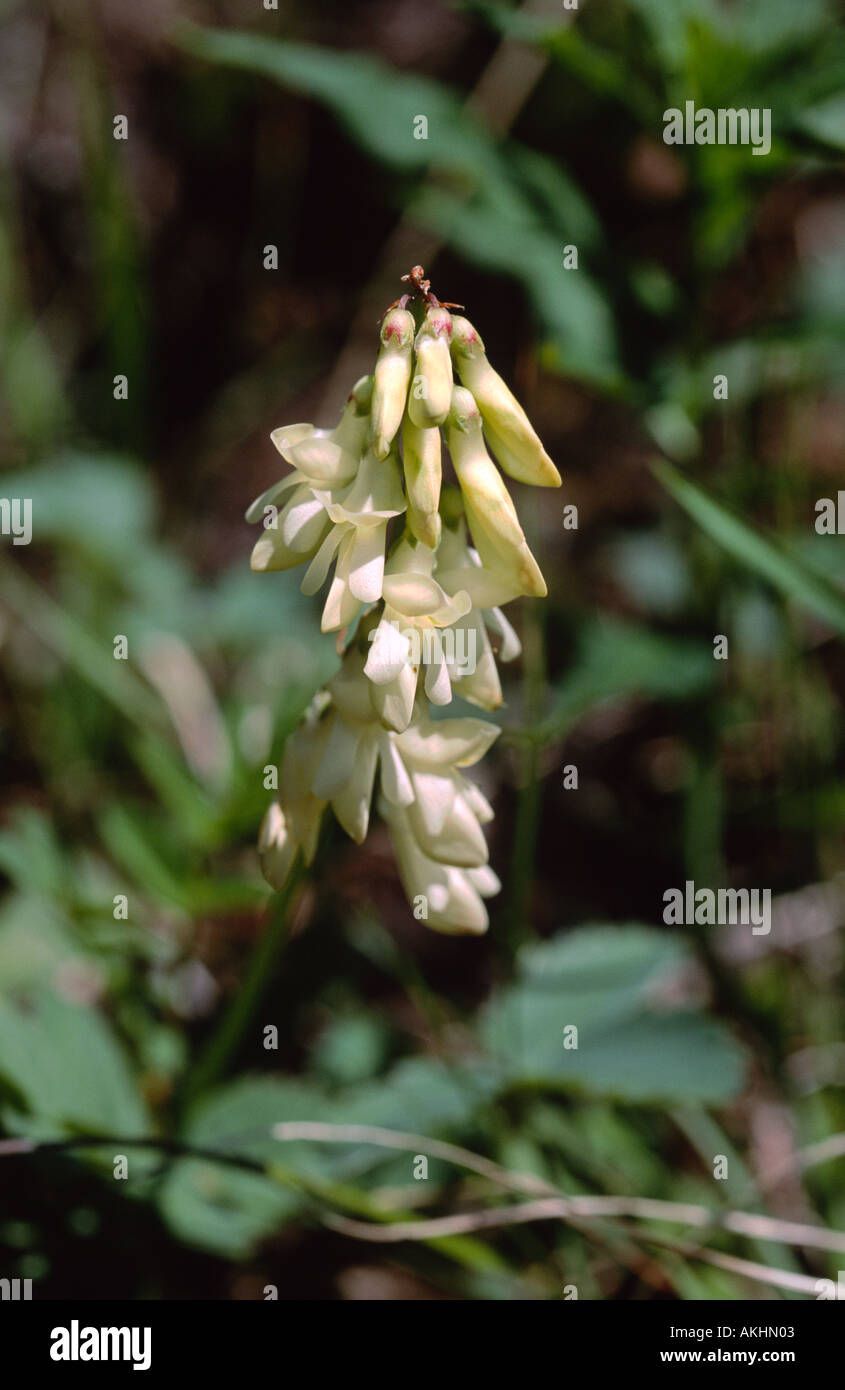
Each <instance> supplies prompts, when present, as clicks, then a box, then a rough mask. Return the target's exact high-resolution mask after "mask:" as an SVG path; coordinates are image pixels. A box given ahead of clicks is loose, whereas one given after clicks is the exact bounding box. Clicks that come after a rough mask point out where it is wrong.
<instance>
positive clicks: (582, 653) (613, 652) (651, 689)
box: [538, 619, 713, 742]
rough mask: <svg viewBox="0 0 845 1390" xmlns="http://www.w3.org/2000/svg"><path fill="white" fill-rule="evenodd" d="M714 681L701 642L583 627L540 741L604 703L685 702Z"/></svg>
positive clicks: (606, 622) (614, 627) (614, 625)
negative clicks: (639, 699) (638, 698)
mask: <svg viewBox="0 0 845 1390" xmlns="http://www.w3.org/2000/svg"><path fill="white" fill-rule="evenodd" d="M712 681H713V658H712V653H711V651H710V649H709V648H707V649H705V648H704V647H703V646H702V644H701V643H698V642H692V641H689V640H688V639H685V638H678V637H668V636H664V635H663V634H662V633H657V632H649V631H648V630H647V629H646V628H641V627H635V626H634V625H633V624H632V623H622V622H618V621H617V620H616V619H601V620H599V621H596V622H594V623H590V624H585V626H584V627H583V628H582V629H581V632H580V634H579V637H578V644H577V648H576V653H575V660H574V662H573V664H572V669H571V671H570V672H569V674H568V675H567V676H566V678H565V679H564V680H563V682H562V683H561V684H560V685H559V686H558V687H557V690H556V692H555V698H554V704H553V707H552V710H551V712H550V714H549V716H548V718H547V719H546V720H545V721H544V722H543V724H542V725H541V726H540V728H539V731H538V737H539V738H540V739H541V740H542V741H544V742H548V741H550V740H551V739H553V738H556V737H558V736H559V735H560V733H561V732H562V731H564V730H565V729H567V728H568V727H569V726H570V725H571V724H572V723H574V721H575V720H576V719H578V718H580V717H581V715H582V714H584V713H585V712H586V711H587V710H588V709H591V708H592V707H593V706H594V705H596V704H599V703H600V702H601V701H603V700H610V699H619V698H621V697H623V696H631V695H642V696H646V697H650V698H652V699H657V700H660V699H666V700H684V699H689V698H690V697H691V696H694V695H698V694H700V693H701V692H702V691H704V690H706V689H707V687H708V686H709V685H710V684H711V683H712Z"/></svg>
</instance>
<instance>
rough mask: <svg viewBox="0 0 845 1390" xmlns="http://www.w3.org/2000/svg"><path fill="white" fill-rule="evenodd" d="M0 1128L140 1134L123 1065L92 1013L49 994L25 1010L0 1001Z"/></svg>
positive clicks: (141, 1120) (139, 1109) (136, 1104)
mask: <svg viewBox="0 0 845 1390" xmlns="http://www.w3.org/2000/svg"><path fill="white" fill-rule="evenodd" d="M0 1083H5V1084H6V1086H7V1087H8V1088H9V1090H10V1092H11V1094H12V1096H13V1097H14V1099H13V1101H12V1102H11V1103H9V1104H7V1105H5V1106H4V1108H3V1119H4V1123H6V1124H9V1125H10V1127H14V1128H15V1129H17V1130H20V1129H24V1130H25V1131H26V1132H27V1133H32V1132H35V1133H37V1134H38V1135H39V1136H40V1137H45V1136H49V1135H56V1134H61V1133H62V1132H75V1133H78V1132H80V1131H82V1132H84V1133H90V1134H104V1133H105V1134H115V1135H126V1136H131V1137H135V1136H140V1135H143V1134H145V1133H148V1132H149V1120H148V1118H147V1115H146V1111H145V1108H144V1105H143V1103H142V1101H141V1099H140V1097H139V1095H138V1093H137V1090H136V1086H135V1082H134V1080H133V1077H132V1073H131V1071H130V1068H129V1064H128V1062H127V1060H126V1058H125V1056H124V1054H123V1051H122V1049H121V1047H120V1046H119V1044H118V1043H117V1041H116V1040H115V1038H114V1035H113V1034H112V1033H111V1031H110V1030H109V1028H108V1027H107V1025H106V1023H105V1022H104V1021H103V1019H102V1018H101V1017H100V1015H99V1014H98V1013H96V1012H95V1011H94V1010H93V1009H89V1008H81V1007H80V1006H79V1005H76V1004H70V1003H68V1002H67V1001H66V1000H61V999H57V998H56V997H55V996H54V995H51V994H46V993H45V994H40V995H38V996H36V998H35V1000H34V1001H33V1002H32V1003H31V1004H28V1005H27V1006H26V1007H24V1006H23V1005H18V1004H13V1003H10V1002H8V1001H6V1000H2V1001H0Z"/></svg>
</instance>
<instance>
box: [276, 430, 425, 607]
mask: <svg viewBox="0 0 845 1390" xmlns="http://www.w3.org/2000/svg"><path fill="white" fill-rule="evenodd" d="M314 496H315V498H316V499H317V500H318V501H319V502H321V503H322V505H323V507H324V508H325V512H326V515H327V516H328V518H329V520H330V522H331V523H332V528H331V530H330V531H329V532H328V534H327V535H326V536H325V538H324V539H323V541H322V542H321V544H320V546H319V548H318V550H317V552H316V554H315V555H314V558H313V559H312V561H311V564H310V565H309V567H308V570H307V571H306V574H305V578H304V579H303V581H302V592H303V593H304V594H315V593H316V592H317V590H318V589H319V588H320V587H321V586H322V584H323V582H324V580H325V578H326V575H327V573H328V570H329V566H330V565H331V563H332V560H334V559H335V556H336V557H337V563H336V564H335V572H334V577H333V579H332V582H331V585H330V586H329V593H328V598H327V599H326V604H325V607H324V609H323V618H322V624H321V626H322V631H323V632H333V631H335V630H336V629H337V628H341V627H346V625H347V624H348V623H351V622H352V619H353V618H354V617H355V616H356V614H357V613H358V609H359V608H360V606H361V604H362V603H375V602H376V601H377V600H378V599H379V598H381V592H382V580H383V578H384V548H385V542H386V539H387V523H388V521H389V520H390V519H391V517H394V516H400V515H401V514H402V512H404V510H405V506H406V503H405V496H404V493H403V491H402V480H401V477H400V474H399V463H398V460H397V457H396V454H395V452H391V453H390V454H389V455H388V457H387V458H385V459H378V458H376V456H375V453H374V452H373V449H372V448H369V447H368V448H367V450H366V452H365V454H364V457H363V458H362V459H361V463H360V466H359V468H358V472H357V474H356V476H355V478H354V479H353V481H352V482H351V483H350V484H349V485H348V486H347V487H346V488H343V489H342V490H340V491H338V489H336V488H334V489H332V490H331V491H323V490H321V489H315V490H314Z"/></svg>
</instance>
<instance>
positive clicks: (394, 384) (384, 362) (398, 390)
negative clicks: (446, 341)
mask: <svg viewBox="0 0 845 1390" xmlns="http://www.w3.org/2000/svg"><path fill="white" fill-rule="evenodd" d="M414 329H415V324H414V316H413V314H410V313H409V312H408V310H407V309H390V310H389V311H388V313H386V314H385V316H384V321H383V323H382V325H381V347H380V348H379V354H378V357H377V358H376V366H375V372H374V374H373V375H374V385H373V404H372V412H373V448H374V449H375V453H376V457H377V458H380V459H383V458H387V455H388V453H389V452H390V446H391V445H392V443H393V441H394V439H395V438H396V434H397V432H398V430H399V426H400V424H401V423H402V416H403V415H404V414H405V404H406V401H407V399H408V385H409V383H410V380H411V363H412V357H413V350H414Z"/></svg>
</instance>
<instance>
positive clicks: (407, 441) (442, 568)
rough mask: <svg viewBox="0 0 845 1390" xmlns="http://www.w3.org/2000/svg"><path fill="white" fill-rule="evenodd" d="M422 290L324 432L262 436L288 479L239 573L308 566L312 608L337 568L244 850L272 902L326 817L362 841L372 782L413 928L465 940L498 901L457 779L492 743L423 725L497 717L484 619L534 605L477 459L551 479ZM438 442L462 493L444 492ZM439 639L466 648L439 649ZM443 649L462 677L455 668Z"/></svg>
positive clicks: (479, 356)
mask: <svg viewBox="0 0 845 1390" xmlns="http://www.w3.org/2000/svg"><path fill="white" fill-rule="evenodd" d="M422 274H423V272H422V270H421V268H420V267H415V269H414V271H412V272H411V275H410V276H409V277H405V278H406V279H411V281H412V282H413V285H414V289H415V291H416V293H415V294H414V295H406V296H405V297H404V298H403V299H402V300H401V301H399V305H398V307H394V308H392V309H390V310H388V312H387V314H386V315H385V317H384V320H383V322H382V327H381V348H380V351H379V353H378V357H377V360H376V364H375V369H374V372H373V375H372V376H369V377H364V378H362V379H361V381H359V382H358V383H357V385H356V386H355V388H354V389H353V391H352V393H351V395H350V396H349V399H348V401H347V403H346V406H345V408H344V411H343V414H342V416H341V418H340V421H339V422H338V424H337V426H336V427H335V429H333V430H331V431H328V430H321V429H316V428H315V427H314V426H313V425H291V426H288V427H286V428H283V429H279V430H275V431H274V432H273V435H272V439H273V442H274V444H275V445H276V448H277V449H278V450H279V452H280V453H281V455H282V457H283V458H284V459H285V460H286V461H287V462H288V463H289V464H291V465H292V468H293V471H292V472H291V473H290V474H288V476H287V477H286V478H284V479H283V480H282V481H281V482H279V483H276V484H275V485H274V486H273V487H271V488H269V489H268V490H267V492H265V493H263V494H262V496H261V497H259V498H257V499H256V501H255V502H253V504H252V506H251V507H250V509H249V511H248V512H247V520H249V521H258V520H262V519H263V522H264V531H263V534H262V536H261V538H260V540H258V541H257V543H256V545H255V548H254V550H253V553H252V560H251V564H252V568H253V569H254V570H284V569H291V568H293V567H294V566H297V565H302V564H307V566H308V568H307V569H306V571H305V576H304V578H303V581H302V592H303V593H305V594H315V593H316V592H317V591H318V589H320V588H321V587H322V586H323V584H324V583H325V581H326V580H327V578H328V575H329V571H330V569H331V567H332V565H334V573H333V575H332V579H331V582H330V584H329V589H328V595H327V597H326V601H325V605H324V608H323V616H322V630H323V631H324V632H333V631H337V632H339V633H341V634H342V635H341V637H340V638H339V642H340V643H341V644H344V643H345V644H346V645H345V651H344V655H343V660H342V664H341V668H340V670H339V672H338V674H337V675H336V676H335V677H334V679H333V680H331V681H330V682H329V684H328V686H327V688H326V689H325V690H323V691H321V692H320V694H319V695H318V696H317V697H316V699H315V700H314V702H313V703H312V706H311V709H310V710H309V711H308V714H307V715H306V717H305V719H304V720H303V722H302V723H301V724H300V726H299V727H298V728H297V729H296V730H295V731H294V732H293V733H292V734H291V735H290V736H289V738H288V739H287V741H286V744H285V750H284V755H283V759H282V765H281V777H280V791H279V797H278V800H276V801H274V803H273V804H272V805H271V807H270V809H269V810H268V812H267V815H266V816H265V818H264V822H263V824H262V827H261V835H260V840H259V851H260V855H261V863H262V868H263V871H264V874H265V877H266V878H267V880H268V881H269V882H270V883H271V884H272V885H273V886H274V887H275V888H281V887H282V886H283V884H284V883H285V881H286V880H287V877H288V875H289V873H290V870H291V868H292V865H293V863H294V860H295V859H296V856H297V854H298V853H300V852H301V853H302V855H303V858H304V860H305V862H306V863H310V862H311V860H312V859H313V857H314V854H315V851H316V848H317V839H318V835H319V830H320V824H321V820H322V816H323V812H324V810H325V808H326V806H327V805H331V807H332V810H333V811H334V814H335V816H336V817H337V819H338V821H339V822H340V824H341V825H342V826H343V828H344V830H345V831H346V832H347V834H349V835H350V836H351V837H352V839H353V840H355V841H357V842H358V843H360V842H361V841H362V840H363V839H364V837H365V836H366V834H367V829H368V826H369V819H370V808H371V804H372V800H373V791H374V787H375V783H376V774H378V787H379V796H378V808H379V810H380V812H381V813H382V815H383V816H384V817H385V819H386V821H387V824H388V828H389V830H390V834H391V838H392V841H393V846H394V850H395V853H396V858H397V862H398V865H399V872H400V875H401V877H402V881H403V884H404V887H405V891H406V893H407V894H408V897H409V898H410V900H411V902H412V904H413V905H414V909H415V914H416V915H418V916H420V917H421V918H422V919H423V920H424V921H426V923H427V925H428V926H430V927H434V928H436V929H437V930H439V931H443V932H451V933H479V932H483V931H485V930H486V928H487V924H488V919H487V911H486V908H485V905H484V899H485V898H486V897H489V896H490V895H491V894H493V893H496V892H497V891H498V889H499V886H500V885H499V882H498V879H497V878H496V875H495V874H494V873H493V871H492V869H491V868H490V867H489V864H488V862H487V860H488V852H487V843H486V840H485V836H484V832H483V830H482V829H481V827H482V825H484V824H485V822H487V821H488V820H490V819H491V818H492V815H493V812H492V809H491V807H490V805H489V803H488V802H487V800H486V799H485V797H484V796H483V795H482V793H481V792H480V790H479V789H478V787H477V786H476V785H475V784H474V783H473V782H471V781H470V780H469V779H468V778H467V777H465V776H464V774H463V772H462V769H463V768H466V767H470V766H472V765H473V764H474V763H476V762H477V761H478V759H479V758H480V757H482V755H483V754H484V753H485V752H486V750H487V749H488V748H489V746H490V744H491V743H492V742H493V740H494V738H495V737H496V736H497V734H498V732H499V731H498V729H497V727H496V726H495V725H494V724H492V723H491V722H489V721H488V720H483V719H470V718H438V719H436V720H433V719H432V718H431V706H443V705H448V704H449V702H450V701H451V699H452V695H453V691H455V690H456V691H457V692H458V693H459V694H460V695H462V696H463V697H464V698H465V699H466V700H468V701H470V702H471V703H473V704H475V705H478V706H479V707H480V708H482V709H485V710H494V709H496V708H497V707H498V706H499V705H500V704H501V702H502V689H501V685H500V682H499V675H498V670H497V667H496V661H495V657H494V648H493V643H492V642H491V636H490V634H492V635H493V638H494V639H495V640H496V641H497V643H498V655H499V657H500V658H501V660H503V661H507V660H510V659H512V658H513V657H515V656H517V655H518V654H519V651H520V646H519V640H518V638H517V636H516V633H515V632H514V630H513V628H512V627H511V625H510V623H509V622H508V621H507V619H506V618H505V616H504V614H503V613H502V612H501V605H503V604H505V603H507V602H509V601H510V600H511V599H514V598H516V597H518V596H519V595H522V594H525V595H539V596H542V595H543V594H545V593H546V586H545V582H544V580H543V576H542V574H541V573H540V570H539V568H538V565H537V562H536V560H535V559H534V556H533V555H532V554H531V551H530V550H529V548H528V544H527V542H526V540H525V536H524V534H523V531H522V528H521V526H520V524H519V519H518V517H517V514H516V509H515V507H514V504H513V501H512V499H511V496H510V493H509V492H508V490H507V488H506V486H505V484H504V482H503V480H502V476H501V474H500V472H499V469H498V468H497V467H496V464H495V463H494V462H493V460H492V459H491V457H490V455H489V453H488V452H487V445H488V444H489V446H490V447H491V448H492V450H493V452H494V454H495V456H496V459H497V461H498V463H499V465H500V466H501V468H502V469H503V470H504V471H505V472H506V473H508V474H509V475H510V476H511V477H513V478H516V479H518V480H519V481H520V482H523V483H534V484H540V485H546V486H554V487H556V486H559V485H560V476H559V474H558V472H557V469H556V468H555V466H554V464H553V463H552V461H551V459H550V458H549V456H548V455H547V454H546V452H545V450H544V449H543V446H542V444H541V443H540V440H539V439H538V438H537V435H536V434H535V433H534V430H533V429H532V427H531V425H530V423H529V421H528V417H527V416H526V414H525V412H524V411H523V409H522V407H521V406H520V404H519V402H518V401H517V400H516V399H515V397H514V396H513V395H512V394H511V392H510V391H509V390H508V387H507V386H506V385H505V383H504V381H503V380H502V378H501V377H500V376H499V375H498V373H496V372H495V371H494V370H493V368H492V367H491V366H490V363H489V362H488V361H487V357H486V355H485V352H484V345H483V343H482V341H481V339H480V337H479V335H478V333H477V332H476V330H475V329H474V328H473V326H472V324H471V323H469V322H468V320H467V319H464V318H459V317H453V316H452V315H450V313H449V312H448V310H447V309H446V308H445V307H443V306H441V305H440V304H439V303H438V302H437V300H436V299H435V298H434V296H433V295H432V294H431V292H430V288H429V282H428V281H424V280H423V279H422ZM409 306H410V307H409ZM453 363H454V365H455V367H456V368H457V372H458V376H459V378H460V381H461V382H462V383H463V384H462V385H460V386H459V385H455V384H454V382H453V376H452V367H453ZM441 428H442V429H443V431H444V433H445V436H446V443H447V445H448V450H449V456H450V458H451V460H452V465H453V467H454V471H455V474H456V476H457V481H458V487H459V492H458V490H457V489H454V488H448V487H447V488H441V480H442V442H441ZM400 441H401V457H400ZM403 483H404V486H403ZM400 516H402V517H404V527H403V528H402V529H399V528H401V527H402V523H395V526H396V529H397V534H395V535H394V536H391V538H390V540H388V526H389V523H390V522H391V521H392V520H393V519H394V518H397V517H400ZM467 528H468V530H469V535H470V536H471V539H472V544H471V545H470V543H469V539H468V534H467ZM448 630H452V632H451V636H452V638H453V639H454V635H455V634H458V635H460V636H461V637H462V639H466V640H465V641H464V640H462V641H461V643H460V644H457V643H456V642H455V641H454V640H451V641H448V642H447V641H445V640H443V638H442V634H444V633H445V632H447V631H448ZM350 632H351V634H352V635H351V636H350ZM458 649H460V650H461V651H462V652H465V651H466V650H467V649H469V650H470V651H471V652H472V653H473V657H474V659H473V660H472V661H471V662H468V661H464V660H462V661H458V660H456V656H455V653H456V650H458Z"/></svg>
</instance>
